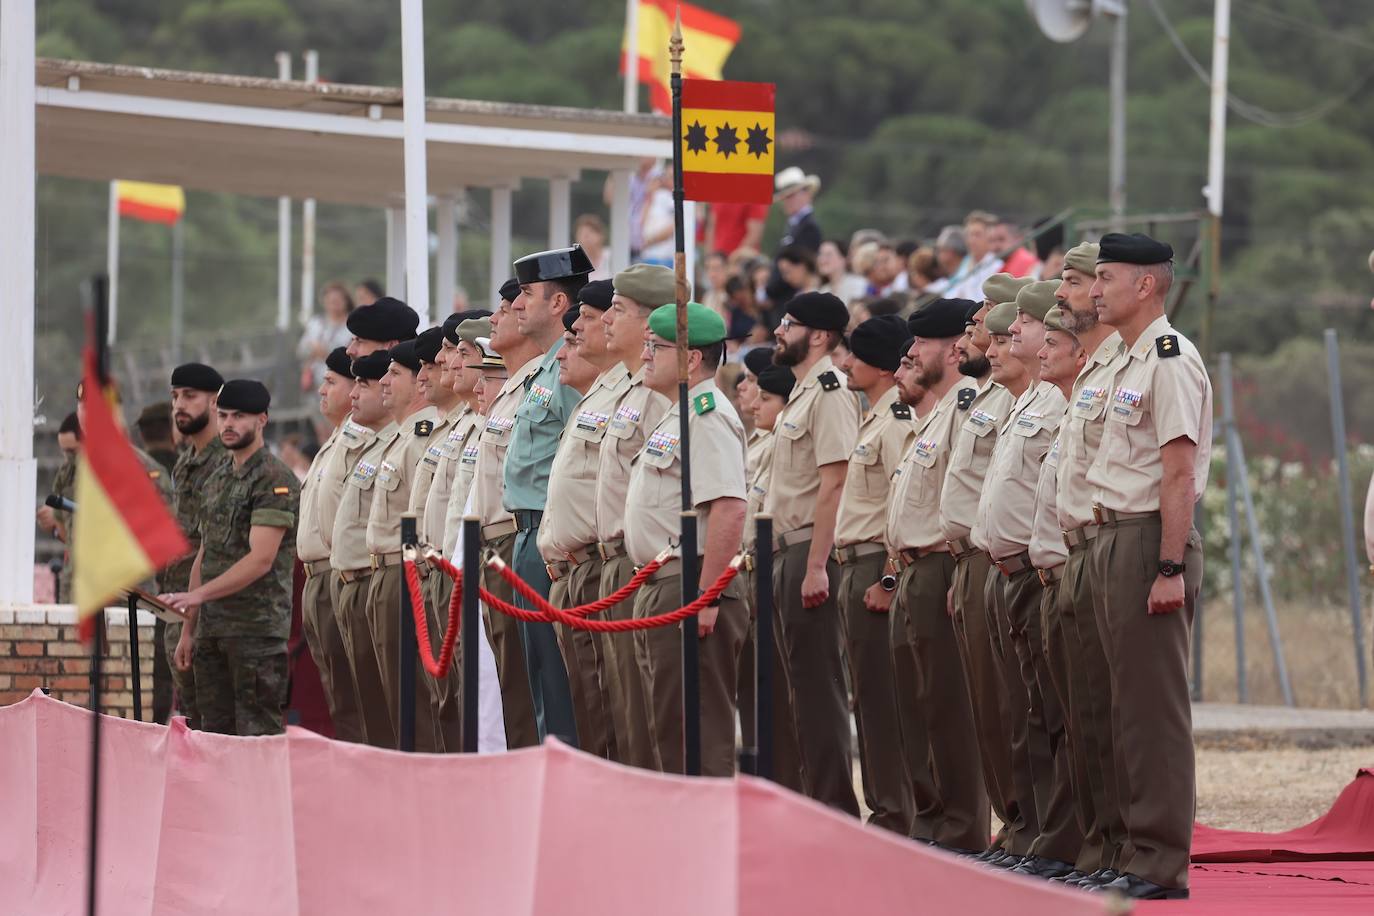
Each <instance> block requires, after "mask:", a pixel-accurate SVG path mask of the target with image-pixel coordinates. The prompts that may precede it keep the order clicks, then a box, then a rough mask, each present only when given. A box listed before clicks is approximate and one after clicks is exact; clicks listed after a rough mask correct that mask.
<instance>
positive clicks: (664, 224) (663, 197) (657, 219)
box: [639, 168, 677, 267]
mask: <svg viewBox="0 0 1374 916" xmlns="http://www.w3.org/2000/svg"><path fill="white" fill-rule="evenodd" d="M640 225H641V227H642V231H643V238H644V247H643V248H641V249H640V252H639V260H640V261H642V262H643V263H645V264H657V265H658V266H660V267H672V266H673V253H674V252H675V251H676V250H677V243H676V239H675V237H674V232H675V229H676V223H675V221H674V209H673V176H672V174H671V173H670V172H668V171H667V170H665V169H662V168H660V169H659V170H658V173H657V174H656V175H655V177H654V179H653V182H652V183H651V184H650V185H649V189H648V192H647V196H646V197H645V200H644V216H643V222H642V223H641V224H640Z"/></svg>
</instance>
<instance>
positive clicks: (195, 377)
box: [161, 363, 229, 728]
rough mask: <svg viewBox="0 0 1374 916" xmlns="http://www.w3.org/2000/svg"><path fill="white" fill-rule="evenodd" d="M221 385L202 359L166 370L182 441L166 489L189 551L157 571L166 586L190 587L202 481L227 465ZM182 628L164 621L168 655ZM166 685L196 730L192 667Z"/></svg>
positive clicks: (197, 715)
mask: <svg viewBox="0 0 1374 916" xmlns="http://www.w3.org/2000/svg"><path fill="white" fill-rule="evenodd" d="M223 386H224V379H223V378H222V377H221V376H220V374H219V373H218V372H216V371H215V370H214V369H212V368H210V367H209V366H206V365H203V364H202V363H184V364H182V365H180V366H177V367H176V368H175V369H173V370H172V384H171V388H172V422H173V423H175V424H176V428H177V432H179V433H180V434H181V436H182V438H183V439H184V440H185V441H186V443H187V447H186V448H185V449H183V450H182V452H181V454H180V456H179V457H178V458H177V463H176V465H175V466H174V467H173V468H172V488H173V491H174V492H175V494H176V513H177V523H178V524H179V525H181V530H182V531H184V532H186V538H187V540H188V541H190V543H191V553H189V554H187V555H186V556H184V557H182V558H181V559H180V560H177V561H176V562H174V563H172V564H171V565H170V566H168V567H167V568H166V569H165V570H163V572H162V577H161V578H162V581H163V582H164V583H165V584H166V587H167V588H168V589H189V588H190V587H191V566H192V564H193V563H194V562H195V559H196V551H197V550H199V548H200V540H199V538H200V512H201V505H202V504H203V503H204V501H205V498H206V495H207V492H206V489H205V485H206V482H207V481H208V480H209V479H210V475H212V474H214V473H215V471H217V470H219V468H220V467H221V466H222V465H225V464H228V463H229V452H228V450H227V449H225V447H224V443H223V442H221V441H220V438H219V416H218V413H217V412H216V409H215V397H216V396H217V395H218V394H219V390H220V388H222V387H223ZM183 626H184V624H180V623H168V624H167V629H166V630H165V631H164V633H163V645H164V647H165V648H166V651H167V657H168V658H173V656H175V654H176V650H177V643H178V642H180V641H181V628H182V627H183ZM172 683H173V684H174V685H175V686H176V691H177V696H178V698H179V700H178V705H179V707H180V709H181V714H182V715H183V716H185V717H186V724H187V725H188V726H190V727H191V728H200V712H199V710H198V708H197V706H196V674H195V669H194V668H193V667H190V666H188V667H186V668H182V667H180V666H179V665H176V664H175V663H174V664H173V665H172Z"/></svg>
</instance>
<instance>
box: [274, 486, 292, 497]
mask: <svg viewBox="0 0 1374 916" xmlns="http://www.w3.org/2000/svg"><path fill="white" fill-rule="evenodd" d="M290 492H291V488H290V487H273V488H272V495H273V496H286V495H288V494H289V493H290Z"/></svg>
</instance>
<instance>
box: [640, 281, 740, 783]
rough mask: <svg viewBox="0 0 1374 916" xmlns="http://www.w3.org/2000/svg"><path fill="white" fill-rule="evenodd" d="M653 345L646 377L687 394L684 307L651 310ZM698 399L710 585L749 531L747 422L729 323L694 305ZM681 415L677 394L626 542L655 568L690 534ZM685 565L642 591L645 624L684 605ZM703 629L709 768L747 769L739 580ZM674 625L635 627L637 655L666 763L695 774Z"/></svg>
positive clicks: (698, 458)
mask: <svg viewBox="0 0 1374 916" xmlns="http://www.w3.org/2000/svg"><path fill="white" fill-rule="evenodd" d="M649 330H650V334H649V337H648V339H647V340H646V341H645V344H644V366H645V375H644V384H645V385H647V386H649V387H650V388H652V389H653V390H654V391H657V392H658V393H659V394H661V395H663V396H664V397H665V398H667V397H669V396H670V395H671V394H672V393H675V392H676V391H677V386H678V370H677V359H676V339H677V307H676V305H663V306H660V307H659V308H657V309H654V311H653V313H652V314H650V316H649ZM687 345H688V347H689V350H688V364H687V374H688V384H689V385H690V387H689V389H688V396H689V398H690V401H691V411H692V414H691V416H689V417H688V423H689V424H690V427H689V431H690V435H691V449H692V451H691V461H690V463H691V474H692V477H691V481H690V484H691V490H692V504H693V507H694V508H695V509H696V511H697V551H698V560H699V562H698V565H697V568H698V576H697V582H696V586H697V589H699V590H705V589H706V588H708V587H709V586H711V585H712V584H714V583H715V581H716V580H717V579H719V578H720V576H721V574H722V573H724V572H725V568H726V566H728V565H729V563H730V561H731V559H732V558H733V557H734V555H735V553H736V552H737V551H738V550H739V545H740V539H741V537H742V536H743V534H744V497H745V482H744V424H743V423H741V422H740V419H739V416H738V414H736V413H735V409H734V407H733V406H731V404H730V402H729V400H727V399H726V397H725V395H724V394H723V393H722V392H721V390H720V389H719V388H717V387H716V382H715V375H716V369H718V368H719V367H720V363H721V360H722V359H723V358H724V355H725V321H724V320H723V319H722V318H721V317H720V315H718V314H716V313H715V312H714V311H712V310H711V309H708V308H707V307H706V306H704V305H700V304H699V303H696V302H689V303H688V304H687ZM680 432H681V416H680V414H679V413H678V404H677V402H676V401H673V402H672V404H671V406H670V407H669V408H668V412H667V413H665V414H664V415H663V418H662V419H661V420H660V421H659V422H658V425H657V426H655V427H654V428H653V429H652V430H651V431H650V432H649V436H648V438H647V439H646V440H645V442H644V449H643V450H642V451H641V452H640V453H639V455H638V456H636V457H635V460H634V464H633V467H632V468H631V470H630V484H629V489H628V491H627V494H626V508H625V547H626V549H627V550H628V551H629V554H630V559H631V560H632V561H633V562H634V563H635V565H636V566H644V565H646V564H647V563H649V561H651V560H653V559H654V557H655V556H657V555H658V553H659V552H660V551H662V550H663V549H664V548H665V547H667V546H669V545H670V544H672V543H674V541H675V539H677V538H679V537H681V535H682V526H681V521H680V520H681V515H680V512H681V507H682V460H681V459H682V456H681V453H680V445H681V442H680V441H679V434H680ZM682 586H683V582H682V560H681V558H680V557H675V558H673V559H670V560H669V561H668V562H667V563H665V564H664V565H663V566H662V567H660V568H659V570H658V571H657V572H656V573H654V575H653V576H652V577H651V578H650V579H649V581H648V582H646V583H644V587H643V588H641V589H640V590H639V593H638V594H637V595H636V596H635V617H636V619H642V618H648V617H658V616H660V615H662V614H666V613H669V612H671V611H673V610H675V609H677V608H678V607H681V606H682ZM692 625H695V626H696V628H697V636H698V638H699V639H700V640H701V643H700V663H701V682H700V684H701V772H702V775H704V776H732V775H734V772H735V697H736V691H737V686H738V678H739V670H738V665H739V652H740V647H741V646H742V645H743V643H744V633H745V630H747V629H748V626H749V609H748V608H746V607H745V605H744V600H743V593H742V592H741V591H740V589H739V587H738V582H734V581H732V582H731V583H730V584H729V586H728V587H727V588H726V589H725V592H724V594H722V595H721V597H720V600H719V602H718V603H717V604H715V605H712V606H711V607H707V608H703V609H702V610H701V612H700V613H698V614H697V616H696V620H695V624H694V622H693V621H692V620H690V619H689V620H688V621H686V626H692ZM683 638H684V633H683V628H682V627H679V626H676V625H672V626H666V627H657V628H654V629H648V630H636V631H635V653H636V656H637V657H638V659H639V670H640V678H641V679H642V681H643V683H644V696H645V702H646V705H647V706H648V710H649V723H650V726H651V728H652V733H653V736H654V747H655V752H656V754H657V759H658V768H659V769H660V770H661V771H662V772H665V773H681V772H683V765H684V763H683V721H682V640H683Z"/></svg>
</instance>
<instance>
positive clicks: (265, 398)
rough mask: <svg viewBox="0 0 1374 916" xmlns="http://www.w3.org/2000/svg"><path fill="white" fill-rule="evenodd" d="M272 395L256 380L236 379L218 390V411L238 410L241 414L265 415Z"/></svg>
mask: <svg viewBox="0 0 1374 916" xmlns="http://www.w3.org/2000/svg"><path fill="white" fill-rule="evenodd" d="M271 403H272V395H270V394H269V393H268V392H267V386H266V385H264V384H263V383H262V382H259V381H258V380H257V379H251V378H236V379H230V380H229V381H227V382H225V383H224V387H223V388H221V389H220V390H219V408H220V410H239V411H242V412H243V413H267V408H268V406H269V405H270V404H271Z"/></svg>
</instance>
